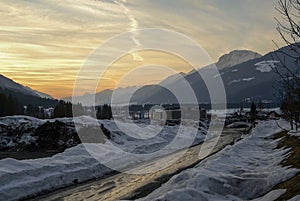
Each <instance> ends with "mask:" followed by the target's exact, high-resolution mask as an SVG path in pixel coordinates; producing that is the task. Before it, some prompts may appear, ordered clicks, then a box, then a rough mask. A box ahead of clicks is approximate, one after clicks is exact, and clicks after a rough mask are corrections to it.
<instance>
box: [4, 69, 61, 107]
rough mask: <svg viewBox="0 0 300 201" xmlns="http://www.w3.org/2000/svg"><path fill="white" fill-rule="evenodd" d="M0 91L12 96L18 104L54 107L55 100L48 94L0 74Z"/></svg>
mask: <svg viewBox="0 0 300 201" xmlns="http://www.w3.org/2000/svg"><path fill="white" fill-rule="evenodd" d="M0 93H2V94H6V95H11V96H13V97H14V98H15V99H16V100H18V102H19V103H20V104H23V105H33V106H44V107H54V106H55V105H56V104H57V100H54V99H53V98H52V97H51V96H50V95H48V94H45V93H42V92H39V91H35V90H33V89H31V88H29V87H26V86H23V85H21V84H19V83H16V82H15V81H13V80H11V79H9V78H7V77H5V76H3V75H1V74H0Z"/></svg>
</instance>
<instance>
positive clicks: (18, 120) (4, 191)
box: [0, 116, 206, 201]
mask: <svg viewBox="0 0 300 201" xmlns="http://www.w3.org/2000/svg"><path fill="white" fill-rule="evenodd" d="M47 121H48V122H49V121H60V122H64V123H66V124H70V123H71V122H73V119H68V118H62V119H55V120H39V119H35V118H29V117H24V116H15V117H10V118H3V119H0V122H1V123H2V124H6V125H10V126H11V127H19V126H20V125H22V126H25V125H26V126H29V127H30V126H31V127H38V126H40V125H42V124H44V123H46V122H47ZM75 121H76V122H77V124H78V125H79V126H82V127H87V126H99V123H102V124H103V125H104V127H105V128H107V129H108V130H109V131H110V132H111V135H112V138H111V140H110V141H107V142H106V143H105V144H101V145H100V144H92V143H90V144H80V145H78V146H76V147H73V148H70V149H67V150H66V151H65V152H63V153H60V154H57V155H55V156H53V157H49V158H41V159H34V160H22V161H19V160H15V159H10V158H7V159H3V160H0V198H1V200H7V201H9V200H16V199H21V198H24V197H28V196H32V195H35V194H37V193H40V192H43V191H48V190H53V189H57V188H61V187H64V186H67V185H71V184H73V183H77V182H83V181H86V180H89V179H92V178H97V177H101V176H103V175H105V174H107V173H110V172H112V170H111V169H110V168H108V167H106V166H105V165H103V164H110V165H115V166H116V168H117V169H123V168H124V169H125V168H129V167H131V166H134V165H136V164H138V163H141V162H144V161H147V160H150V159H152V158H154V157H158V156H161V155H163V154H166V153H165V152H162V153H159V152H158V153H157V154H152V155H151V154H149V152H150V153H151V152H155V151H157V150H160V149H161V148H163V147H165V146H166V145H168V144H169V143H170V142H171V141H173V140H174V137H175V136H176V135H177V132H178V130H180V129H181V128H180V127H179V126H174V127H168V126H166V127H164V129H163V130H162V131H161V132H160V133H159V134H158V135H156V136H154V137H151V138H149V139H146V140H143V139H140V140H137V139H134V138H133V137H130V136H128V135H125V134H124V132H122V131H121V130H120V129H119V128H118V127H117V126H116V124H115V123H114V122H113V121H108V120H107V121H98V120H95V119H92V118H90V117H78V118H76V119H75ZM22 122H23V123H22ZM24 122H25V123H24ZM118 123H119V124H120V125H122V127H123V128H126V126H127V124H126V123H122V122H118ZM139 126H142V127H143V126H144V127H147V126H149V125H139ZM151 129H155V126H151V125H150V126H149V130H150V131H151ZM189 129H190V130H191V132H192V131H194V130H195V129H196V130H197V132H198V134H197V136H196V140H195V142H194V143H199V142H202V141H203V140H204V138H205V134H206V133H205V131H204V130H198V129H197V128H194V127H189V128H187V130H189ZM145 130H146V129H145ZM131 132H133V133H134V132H135V130H131ZM26 136H27V137H28V136H29V137H30V134H26ZM24 140H25V139H24ZM184 141H185V139H184V138H182V139H181V138H179V139H177V143H176V144H175V146H176V149H174V150H172V149H170V150H169V151H171V152H172V151H176V150H178V149H180V148H184V147H181V146H183V145H184V143H182V142H184ZM112 144H113V145H114V146H111V145H112ZM113 147H118V148H119V149H120V150H121V151H120V152H116V151H115V149H113ZM86 148H88V149H89V150H90V151H91V152H92V154H93V157H92V156H91V155H90V153H89V152H88V151H87V150H86ZM122 150H123V151H122ZM93 151H96V152H93ZM124 151H125V152H129V153H134V154H136V155H137V156H139V155H140V157H136V155H126V154H124V153H125V152H124ZM95 158H96V159H97V160H96V159H95ZM99 161H100V162H101V163H99Z"/></svg>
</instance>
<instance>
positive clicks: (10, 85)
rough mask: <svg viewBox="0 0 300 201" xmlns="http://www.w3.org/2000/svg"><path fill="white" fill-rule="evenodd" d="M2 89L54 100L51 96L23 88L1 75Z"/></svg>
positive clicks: (0, 83)
mask: <svg viewBox="0 0 300 201" xmlns="http://www.w3.org/2000/svg"><path fill="white" fill-rule="evenodd" d="M0 88H1V89H2V90H5V89H6V90H9V91H14V92H17V93H21V94H24V95H29V96H35V97H39V98H49V99H53V98H52V97H51V96H50V95H48V94H45V93H42V92H39V91H35V90H33V89H31V88H29V87H27V86H23V85H21V84H19V83H16V82H15V81H13V80H11V79H9V78H7V77H5V76H3V75H1V74H0Z"/></svg>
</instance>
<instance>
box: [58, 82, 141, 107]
mask: <svg viewBox="0 0 300 201" xmlns="http://www.w3.org/2000/svg"><path fill="white" fill-rule="evenodd" d="M137 89H138V87H136V86H132V87H126V88H118V89H116V90H115V94H116V95H115V96H114V100H120V102H117V103H118V104H123V101H122V100H124V99H125V97H126V96H127V95H128V94H132V93H134V91H136V90H137ZM113 93H114V91H113V90H110V89H107V90H104V91H101V92H99V93H96V94H89V93H86V94H84V95H82V96H75V97H73V98H72V97H66V98H62V100H64V101H69V102H73V103H82V105H84V106H91V105H103V104H110V103H111V97H112V95H113ZM94 100H95V101H94Z"/></svg>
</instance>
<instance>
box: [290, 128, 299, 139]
mask: <svg viewBox="0 0 300 201" xmlns="http://www.w3.org/2000/svg"><path fill="white" fill-rule="evenodd" d="M288 134H289V135H290V136H294V137H298V138H299V139H300V131H295V130H291V131H290V132H289V133H288Z"/></svg>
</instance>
